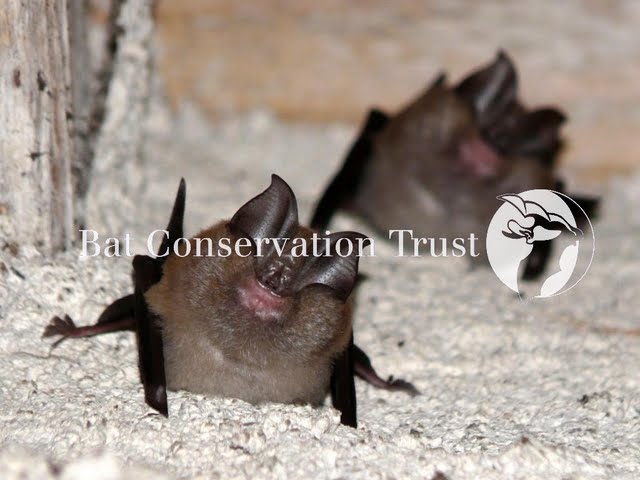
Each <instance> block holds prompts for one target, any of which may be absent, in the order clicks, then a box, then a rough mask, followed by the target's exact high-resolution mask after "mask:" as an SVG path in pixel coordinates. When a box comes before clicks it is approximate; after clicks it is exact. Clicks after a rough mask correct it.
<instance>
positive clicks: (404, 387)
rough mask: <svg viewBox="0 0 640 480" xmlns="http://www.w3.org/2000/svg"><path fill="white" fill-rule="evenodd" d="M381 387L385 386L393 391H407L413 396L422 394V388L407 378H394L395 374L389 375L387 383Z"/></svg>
mask: <svg viewBox="0 0 640 480" xmlns="http://www.w3.org/2000/svg"><path fill="white" fill-rule="evenodd" d="M381 388H384V389H386V390H391V391H397V392H405V393H406V394H407V395H410V396H411V397H415V396H417V395H420V390H418V389H417V388H416V387H414V386H413V384H412V383H411V382H407V381H406V380H403V379H401V378H395V379H394V378H393V375H390V376H389V378H388V379H387V381H386V382H385V385H384V386H382V387H381Z"/></svg>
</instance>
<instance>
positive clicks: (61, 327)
mask: <svg viewBox="0 0 640 480" xmlns="http://www.w3.org/2000/svg"><path fill="white" fill-rule="evenodd" d="M76 330H78V327H77V326H76V324H75V323H74V322H73V320H72V319H71V317H70V316H69V315H65V316H64V318H62V317H58V316H55V317H53V318H52V319H51V321H50V322H49V325H47V326H46V327H45V329H44V332H43V333H42V338H48V337H57V336H60V337H61V338H59V339H58V340H56V341H55V342H54V343H53V347H57V346H58V345H60V343H62V342H63V341H64V340H66V339H67V338H69V337H73V336H74V335H73V334H74V332H75V331H76Z"/></svg>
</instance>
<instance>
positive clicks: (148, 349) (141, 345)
mask: <svg viewBox="0 0 640 480" xmlns="http://www.w3.org/2000/svg"><path fill="white" fill-rule="evenodd" d="M133 271H134V276H135V293H134V296H135V319H136V334H137V338H138V366H139V368H140V380H141V381H142V385H143V387H144V398H145V400H146V402H147V404H148V405H149V406H150V407H151V408H153V409H155V410H157V411H158V412H160V413H161V414H163V415H164V416H165V417H166V416H167V415H168V414H169V410H168V406H167V380H166V378H165V372H164V348H163V345H162V331H161V330H160V328H161V319H160V318H159V317H158V316H157V315H155V314H154V313H152V312H151V311H149V306H148V305H147V301H146V300H145V298H144V294H145V292H146V291H147V290H149V288H151V287H152V286H153V285H154V284H156V283H157V282H158V281H160V278H162V264H161V263H160V262H159V261H158V260H156V259H154V258H151V257H148V256H146V255H136V256H135V258H134V259H133Z"/></svg>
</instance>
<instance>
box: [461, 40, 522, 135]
mask: <svg viewBox="0 0 640 480" xmlns="http://www.w3.org/2000/svg"><path fill="white" fill-rule="evenodd" d="M455 92H456V93H457V94H458V95H460V96H461V97H462V98H463V99H465V100H466V101H467V102H469V103H470V104H471V106H472V107H473V110H474V112H475V114H476V118H477V119H478V122H479V124H480V125H481V126H482V125H487V124H490V123H492V122H493V121H494V120H495V119H496V118H497V117H498V116H499V115H501V114H502V113H503V112H505V111H507V110H508V109H510V108H512V107H513V106H514V105H515V104H516V102H517V99H516V97H517V93H518V75H517V73H516V70H515V68H514V66H513V63H512V62H511V60H510V59H509V57H508V56H507V54H506V53H505V52H504V51H502V50H500V51H499V52H498V55H497V56H496V59H495V60H494V61H493V63H491V64H490V65H488V66H487V67H484V68H482V69H480V70H476V71H474V72H471V73H470V74H469V75H468V76H467V77H465V78H464V79H463V80H462V81H461V82H460V83H459V84H458V86H456V87H455Z"/></svg>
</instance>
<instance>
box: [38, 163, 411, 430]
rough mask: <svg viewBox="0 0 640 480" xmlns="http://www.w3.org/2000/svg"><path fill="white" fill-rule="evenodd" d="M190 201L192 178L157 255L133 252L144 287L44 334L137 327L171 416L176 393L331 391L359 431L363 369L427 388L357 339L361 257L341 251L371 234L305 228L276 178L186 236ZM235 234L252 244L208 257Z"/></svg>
mask: <svg viewBox="0 0 640 480" xmlns="http://www.w3.org/2000/svg"><path fill="white" fill-rule="evenodd" d="M185 202H186V185H185V182H184V179H183V180H182V181H181V183H180V186H179V188H178V193H177V195H176V200H175V203H174V207H173V210H172V213H171V217H170V220H169V224H168V226H167V229H166V231H167V232H168V233H167V235H166V237H165V238H164V240H163V242H162V244H161V246H160V248H159V250H158V256H157V257H156V258H152V257H150V256H144V255H137V256H136V257H134V259H133V283H134V293H133V294H130V295H127V296H125V297H123V298H120V299H118V300H116V301H115V302H113V303H112V304H111V305H109V306H108V307H107V308H106V309H105V310H104V312H103V313H102V314H101V315H100V317H99V318H98V321H97V323H96V324H95V325H90V326H76V325H75V323H74V322H73V320H72V319H71V318H70V317H69V316H65V317H64V318H60V317H54V318H53V319H52V320H51V322H50V323H49V325H48V326H47V327H46V329H45V331H44V334H43V336H44V337H52V336H59V337H60V338H59V339H58V340H57V341H56V343H55V344H54V345H57V344H59V343H60V342H61V341H62V340H64V339H66V338H78V337H88V336H93V335H98V334H102V333H108V332H115V331H119V330H134V331H135V332H136V335H137V341H138V354H139V369H140V378H141V381H142V384H143V386H144V392H145V401H146V402H147V404H148V405H149V406H151V407H152V408H154V409H155V410H157V411H158V412H160V413H162V414H163V415H165V416H167V415H168V404H167V389H170V390H187V391H191V392H196V393H202V394H205V395H211V396H224V397H233V398H240V399H243V400H245V401H248V402H251V403H254V404H258V403H262V402H281V403H296V404H297V403H302V404H310V405H313V406H318V405H321V404H322V403H323V401H324V399H325V397H326V396H327V394H328V393H329V392H330V394H331V398H332V402H333V406H334V407H335V408H336V409H338V410H339V411H340V412H341V422H342V423H343V424H345V425H349V426H352V427H356V426H357V414H356V393H355V385H354V375H357V376H359V377H361V378H363V379H365V380H366V381H368V382H369V383H371V384H372V385H374V386H376V387H379V388H383V389H387V390H399V391H404V392H407V393H409V394H411V395H416V394H418V391H417V390H416V389H415V387H414V386H413V385H412V384H410V383H409V382H406V381H404V380H401V379H395V380H394V379H393V378H392V377H389V379H388V380H384V379H382V378H381V377H379V376H378V374H377V373H376V371H375V369H374V368H373V366H372V364H371V361H370V359H369V358H368V357H367V355H366V354H365V353H364V351H362V350H361V349H360V348H358V347H357V346H356V345H355V344H354V342H353V328H352V310H353V299H352V295H351V293H352V290H353V288H354V284H355V281H356V277H357V273H358V262H359V257H358V255H357V250H356V249H355V248H354V249H353V252H352V253H349V254H348V255H337V254H336V253H337V245H338V244H339V242H340V241H341V239H347V240H350V241H354V240H358V239H362V238H365V237H364V236H363V235H361V234H359V233H357V232H335V233H332V234H330V235H328V236H318V235H317V234H316V232H314V231H312V230H311V229H309V228H306V227H304V226H301V225H299V222H298V207H297V202H296V198H295V195H294V193H293V191H292V190H291V188H290V187H289V185H287V183H286V182H285V181H284V180H282V179H281V178H280V177H278V176H277V175H273V176H272V181H271V185H270V186H269V188H267V189H266V190H265V191H264V192H262V193H261V194H259V195H258V196H256V197H255V198H253V199H251V200H250V201H249V202H247V203H246V204H244V205H243V206H242V207H241V208H240V209H239V210H238V211H237V212H236V213H235V215H234V216H233V217H232V218H231V219H230V220H226V221H221V222H219V223H217V224H215V225H213V226H211V227H210V228H208V229H205V230H203V231H202V232H200V233H199V234H198V235H196V236H195V237H193V238H191V239H190V240H188V241H187V240H185V239H182V240H183V242H180V239H181V238H182V235H183V227H182V225H183V217H184V211H185ZM314 235H315V236H317V237H318V238H320V239H321V241H320V242H319V245H320V246H319V248H318V252H316V253H317V254H314V255H307V256H304V255H296V254H295V251H294V250H295V248H297V247H295V245H299V246H302V245H305V246H307V245H309V244H310V242H311V241H312V240H313V237H314ZM224 239H228V241H229V245H236V247H237V246H238V245H239V244H240V243H241V242H242V240H246V243H245V244H244V247H246V248H245V249H244V251H243V250H236V249H233V250H232V249H230V251H229V252H227V251H222V253H221V252H220V251H219V252H218V254H215V253H214V254H213V255H209V254H203V251H202V250H200V254H201V255H200V256H198V250H197V249H196V248H195V247H196V245H197V244H198V242H200V243H201V244H203V243H204V244H206V245H209V243H208V242H209V241H210V243H211V245H219V246H220V245H223V244H224ZM284 239H288V241H287V242H285V241H284ZM281 241H282V242H281ZM172 248H173V249H172ZM225 253H229V254H228V255H224V254H225ZM165 254H166V255H165Z"/></svg>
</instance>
